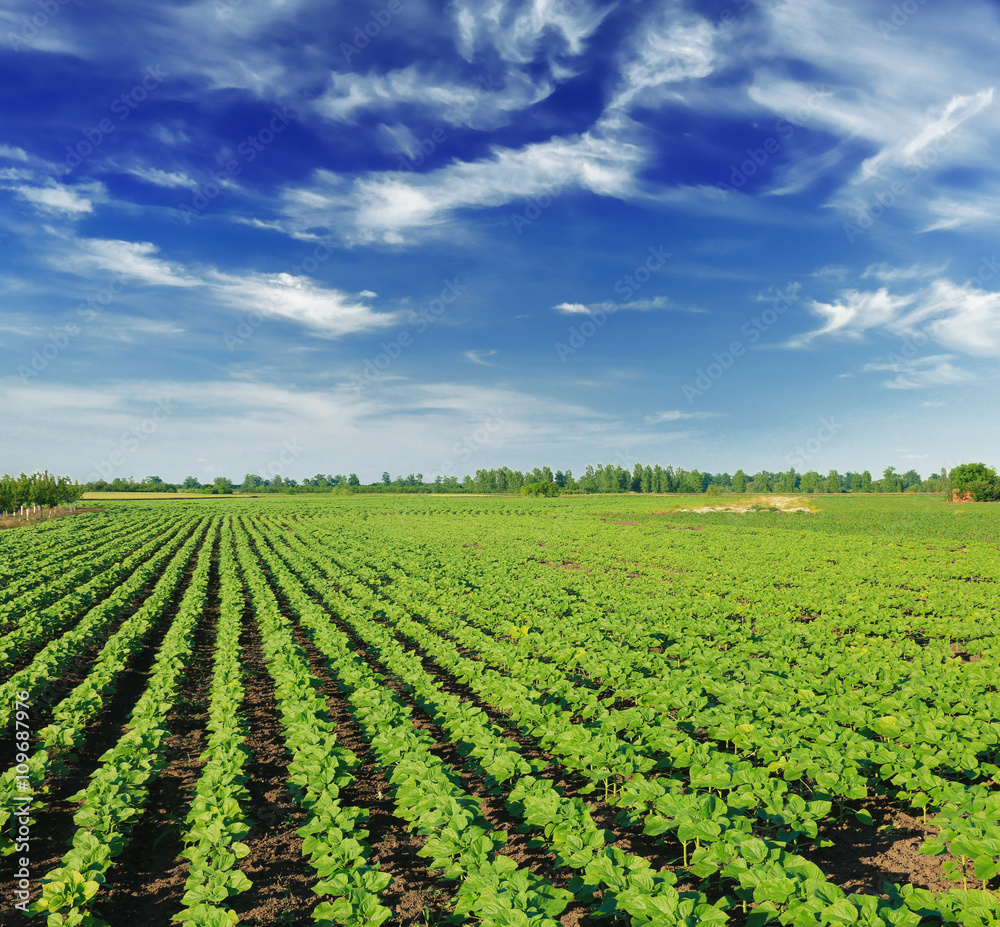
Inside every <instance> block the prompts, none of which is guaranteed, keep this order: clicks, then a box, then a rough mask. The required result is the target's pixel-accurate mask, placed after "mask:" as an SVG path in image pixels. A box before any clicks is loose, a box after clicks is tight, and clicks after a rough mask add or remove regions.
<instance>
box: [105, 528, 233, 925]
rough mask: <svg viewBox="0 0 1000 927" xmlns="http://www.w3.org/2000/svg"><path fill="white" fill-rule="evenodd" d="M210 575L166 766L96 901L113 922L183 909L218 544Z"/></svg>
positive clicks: (173, 714)
mask: <svg viewBox="0 0 1000 927" xmlns="http://www.w3.org/2000/svg"><path fill="white" fill-rule="evenodd" d="M211 543H212V545H213V548H214V549H213V562H212V565H211V568H210V572H209V577H208V591H207V597H206V603H205V611H204V615H203V617H202V620H201V621H200V622H199V623H198V625H197V627H196V628H195V630H194V633H193V634H192V636H191V659H190V663H189V664H188V668H187V671H186V673H185V676H184V679H183V681H182V683H181V685H180V687H179V688H178V692H177V700H176V702H175V704H174V707H173V708H172V709H171V710H170V711H169V712H168V714H167V718H166V724H165V727H166V728H167V730H169V731H170V732H171V734H170V736H169V737H168V738H167V740H166V751H165V760H166V763H167V765H166V767H165V768H164V769H163V770H162V771H161V772H160V774H159V775H158V776H157V778H156V779H155V780H154V781H153V783H152V785H151V786H150V789H149V795H148V797H147V800H146V804H145V806H144V807H143V812H142V815H141V816H140V817H139V819H138V823H137V824H136V826H135V828H134V829H133V830H132V833H131V835H130V845H129V849H128V850H127V851H126V853H125V854H123V855H122V856H121V857H119V858H118V861H117V862H116V863H115V865H114V867H113V868H112V869H111V870H110V871H109V872H108V882H109V883H110V885H109V886H108V888H107V889H106V891H107V897H106V899H105V898H104V897H103V895H102V901H101V904H100V905H99V908H100V912H101V916H102V917H103V918H104V919H105V920H106V921H108V923H111V924H142V923H146V924H157V923H166V922H168V921H169V919H170V917H171V915H173V914H175V913H177V912H178V911H180V910H181V898H182V896H183V895H184V882H185V880H186V879H187V874H188V867H187V862H186V861H185V860H183V859H181V858H180V857H179V854H180V852H181V850H182V849H183V844H182V842H181V829H182V827H184V828H186V824H185V823H184V818H185V816H186V815H187V812H188V809H189V808H190V805H191V799H192V797H193V795H194V788H195V784H196V783H197V781H198V776H199V775H200V772H201V768H202V766H203V765H204V764H203V762H202V760H201V753H202V751H203V750H204V745H205V736H206V735H205V728H206V725H207V723H208V708H209V701H210V695H211V684H212V662H213V654H214V652H215V633H216V627H217V624H218V619H219V572H218V544H219V538H218V535H216V537H215V538H213V539H212V541H211Z"/></svg>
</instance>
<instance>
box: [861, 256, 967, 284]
mask: <svg viewBox="0 0 1000 927" xmlns="http://www.w3.org/2000/svg"><path fill="white" fill-rule="evenodd" d="M947 269H948V262H947V261H945V262H944V263H943V264H938V265H932V264H912V265H910V266H909V267H893V266H892V265H890V264H886V263H881V264H870V265H869V266H868V267H866V268H865V271H864V273H863V274H862V275H861V279H862V280H867V279H868V278H871V277H873V278H874V279H876V280H879V281H881V282H882V283H896V282H897V281H899V280H921V279H927V278H930V277H939V276H940V275H941V274H943V273H944V272H945V271H946V270H947Z"/></svg>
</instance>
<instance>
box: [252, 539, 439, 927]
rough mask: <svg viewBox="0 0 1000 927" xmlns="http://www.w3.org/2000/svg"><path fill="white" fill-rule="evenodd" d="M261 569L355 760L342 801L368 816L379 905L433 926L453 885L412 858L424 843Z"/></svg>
mask: <svg viewBox="0 0 1000 927" xmlns="http://www.w3.org/2000/svg"><path fill="white" fill-rule="evenodd" d="M252 546H254V547H255V545H252ZM261 569H262V570H263V571H264V573H265V575H267V577H268V580H269V582H271V588H272V590H273V591H274V593H275V596H276V597H277V599H278V601H279V604H280V606H281V608H282V611H283V613H284V615H285V617H286V618H288V619H289V620H290V621H291V622H292V624H293V626H294V628H295V638H296V642H297V643H298V644H299V646H300V647H301V648H302V649H303V651H304V652H305V654H306V656H307V658H308V660H309V664H310V668H311V669H312V671H313V673H314V674H315V676H316V678H317V679H318V680H319V681H320V682H321V683H322V684H323V689H324V692H325V693H326V694H327V700H326V701H327V707H328V709H329V712H330V719H331V720H332V721H333V722H334V723H335V724H336V725H337V739H338V741H339V742H340V743H341V744H342V745H343V746H344V747H346V748H347V749H349V750H351V752H353V753H354V755H355V756H356V757H357V758H358V760H359V761H360V765H359V766H358V768H357V769H356V770H355V773H354V782H353V783H352V784H351V785H350V786H349V787H348V788H347V789H345V790H344V791H343V793H342V795H341V801H342V803H344V804H347V805H351V806H354V807H358V808H364V809H366V810H367V811H368V813H369V817H368V822H367V825H366V828H365V829H366V830H367V831H368V833H369V836H368V838H367V840H366V843H367V844H368V846H369V847H370V849H371V855H370V857H369V859H370V860H371V861H372V862H373V863H375V864H377V865H378V867H379V868H380V869H381V870H382V871H383V872H387V873H388V874H389V875H391V876H392V878H393V882H392V884H390V885H389V887H388V888H387V889H386V890H385V891H384V892H383V893H382V903H383V904H384V905H385V906H386V907H388V908H390V909H391V910H393V911H394V912H395V913H396V917H395V918H393V920H392V922H391V923H392V924H393V925H394V927H396V925H399V927H404V925H407V927H408V925H411V924H412V925H416V924H423V923H425V922H426V919H425V914H426V915H427V916H430V917H431V922H432V923H437V922H440V919H441V918H442V917H443V916H444V914H446V913H447V912H450V911H451V909H452V902H451V898H452V895H453V892H454V886H453V885H452V884H449V883H448V882H446V881H445V880H443V879H441V878H440V877H439V876H437V875H434V874H432V873H431V872H429V870H428V869H427V861H426V860H425V859H424V858H423V857H421V856H418V855H417V853H418V851H419V850H420V849H421V848H422V847H423V841H422V840H421V839H420V838H419V837H417V836H414V835H412V834H410V832H409V829H408V828H409V825H408V823H407V822H406V821H405V820H403V819H402V818H399V817H396V816H395V815H394V814H393V813H392V810H393V807H394V806H393V801H392V797H391V796H392V791H393V789H392V786H391V785H390V784H389V782H388V781H387V780H386V778H385V776H384V774H383V772H382V771H381V769H380V768H379V766H378V759H377V757H376V755H375V753H374V751H372V750H371V748H370V747H369V745H368V742H367V741H366V740H365V738H364V736H363V735H362V733H361V731H360V728H359V727H358V725H357V724H356V723H355V721H354V719H353V716H352V715H351V711H350V706H349V704H348V702H347V700H346V699H345V698H344V696H343V694H342V693H341V691H340V689H339V685H338V683H337V681H336V680H335V679H334V678H333V676H332V674H331V672H330V670H329V669H328V668H327V666H326V661H325V658H324V657H323V656H322V654H320V653H319V651H317V650H316V648H315V647H314V646H313V644H312V643H311V641H310V640H309V637H308V635H307V634H306V632H305V631H304V630H303V629H302V628H301V626H300V625H299V624H298V620H297V616H296V615H295V613H294V611H293V610H292V609H291V608H290V607H289V605H288V603H287V602H286V601H284V599H283V597H282V595H281V591H280V589H279V588H278V586H277V585H276V584H275V583H274V582H273V579H272V577H271V576H270V573H269V571H268V570H267V568H266V566H265V565H264V564H263V563H261ZM300 845H301V842H300ZM251 878H252V877H251Z"/></svg>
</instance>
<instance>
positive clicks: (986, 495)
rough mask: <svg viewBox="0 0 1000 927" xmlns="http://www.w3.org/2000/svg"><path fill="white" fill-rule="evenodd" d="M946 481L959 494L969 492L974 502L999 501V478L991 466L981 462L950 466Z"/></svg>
mask: <svg viewBox="0 0 1000 927" xmlns="http://www.w3.org/2000/svg"><path fill="white" fill-rule="evenodd" d="M948 483H949V485H950V486H951V489H952V491H953V492H957V493H958V494H959V496H963V495H964V494H965V493H969V494H970V495H971V496H972V498H973V499H974V500H975V501H976V502H996V501H1000V480H998V479H997V472H996V470H994V469H993V468H992V467H987V466H986V464H983V463H968V464H959V465H958V466H957V467H952V469H951V472H950V473H949V474H948Z"/></svg>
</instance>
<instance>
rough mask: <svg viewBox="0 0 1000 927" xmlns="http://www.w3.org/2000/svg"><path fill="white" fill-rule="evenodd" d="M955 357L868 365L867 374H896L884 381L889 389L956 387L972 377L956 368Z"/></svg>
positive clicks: (920, 358) (948, 356) (924, 358)
mask: <svg viewBox="0 0 1000 927" xmlns="http://www.w3.org/2000/svg"><path fill="white" fill-rule="evenodd" d="M953 359H954V355H951V354H932V355H930V356H928V357H917V358H914V359H913V360H902V359H901V360H899V361H896V362H885V363H877V364H867V365H865V367H864V370H865V371H866V372H869V371H873V372H881V373H894V374H896V376H895V377H893V378H892V379H889V380H884V381H883V383H882V385H883V386H885V387H887V388H889V389H922V388H924V387H928V386H955V385H958V384H961V383H967V382H968V381H969V380H971V379H972V376H971V375H970V374H969V373H967V372H966V371H964V370H961V369H959V368H958V367H956V366H955V365H954V364H953V363H952V361H953Z"/></svg>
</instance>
